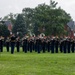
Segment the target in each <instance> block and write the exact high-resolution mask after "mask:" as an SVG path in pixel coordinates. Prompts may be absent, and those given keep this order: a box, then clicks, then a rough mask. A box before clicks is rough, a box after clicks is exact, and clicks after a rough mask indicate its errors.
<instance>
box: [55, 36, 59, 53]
mask: <svg viewBox="0 0 75 75" xmlns="http://www.w3.org/2000/svg"><path fill="white" fill-rule="evenodd" d="M58 47H59V39H58V37H56V40H55V52H56V53H58Z"/></svg>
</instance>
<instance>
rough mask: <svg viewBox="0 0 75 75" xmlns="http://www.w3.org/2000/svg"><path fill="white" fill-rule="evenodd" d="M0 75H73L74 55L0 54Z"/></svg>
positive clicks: (74, 71)
mask: <svg viewBox="0 0 75 75" xmlns="http://www.w3.org/2000/svg"><path fill="white" fill-rule="evenodd" d="M0 75H75V53H70V54H64V53H58V54H51V53H40V54H38V53H35V52H33V53H29V52H28V53H23V52H22V51H21V52H20V53H17V52H16V51H15V53H14V54H10V52H8V53H7V52H6V51H4V52H3V53H1V54H0Z"/></svg>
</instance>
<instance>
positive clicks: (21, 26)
mask: <svg viewBox="0 0 75 75" xmlns="http://www.w3.org/2000/svg"><path fill="white" fill-rule="evenodd" d="M17 32H19V33H20V36H23V35H25V34H26V33H27V28H26V24H25V20H24V18H23V15H22V14H18V16H17V18H16V21H15V24H14V26H13V33H15V34H16V33H17Z"/></svg>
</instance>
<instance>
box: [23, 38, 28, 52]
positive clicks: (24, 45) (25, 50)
mask: <svg viewBox="0 0 75 75" xmlns="http://www.w3.org/2000/svg"><path fill="white" fill-rule="evenodd" d="M27 49H28V40H27V38H26V37H24V39H23V51H24V52H25V53H27Z"/></svg>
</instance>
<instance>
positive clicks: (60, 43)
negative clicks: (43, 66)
mask: <svg viewBox="0 0 75 75" xmlns="http://www.w3.org/2000/svg"><path fill="white" fill-rule="evenodd" d="M3 39H4V38H2V37H1V36H0V52H3ZM5 43H6V44H5V46H6V49H7V52H9V47H10V46H11V54H13V53H14V48H15V46H16V48H17V52H20V47H21V46H22V49H23V52H25V53H27V52H28V51H30V52H32V51H35V52H38V53H40V52H41V51H42V52H43V53H45V52H46V51H48V52H51V53H58V52H61V53H62V52H63V53H70V52H72V53H74V51H75V40H74V39H72V38H69V37H61V38H58V37H53V36H52V37H49V36H43V35H42V36H41V37H40V36H37V37H35V36H34V35H33V36H31V37H28V36H24V37H23V38H22V39H20V37H19V36H18V37H17V36H15V35H14V34H12V35H11V37H7V39H6V40H5Z"/></svg>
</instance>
